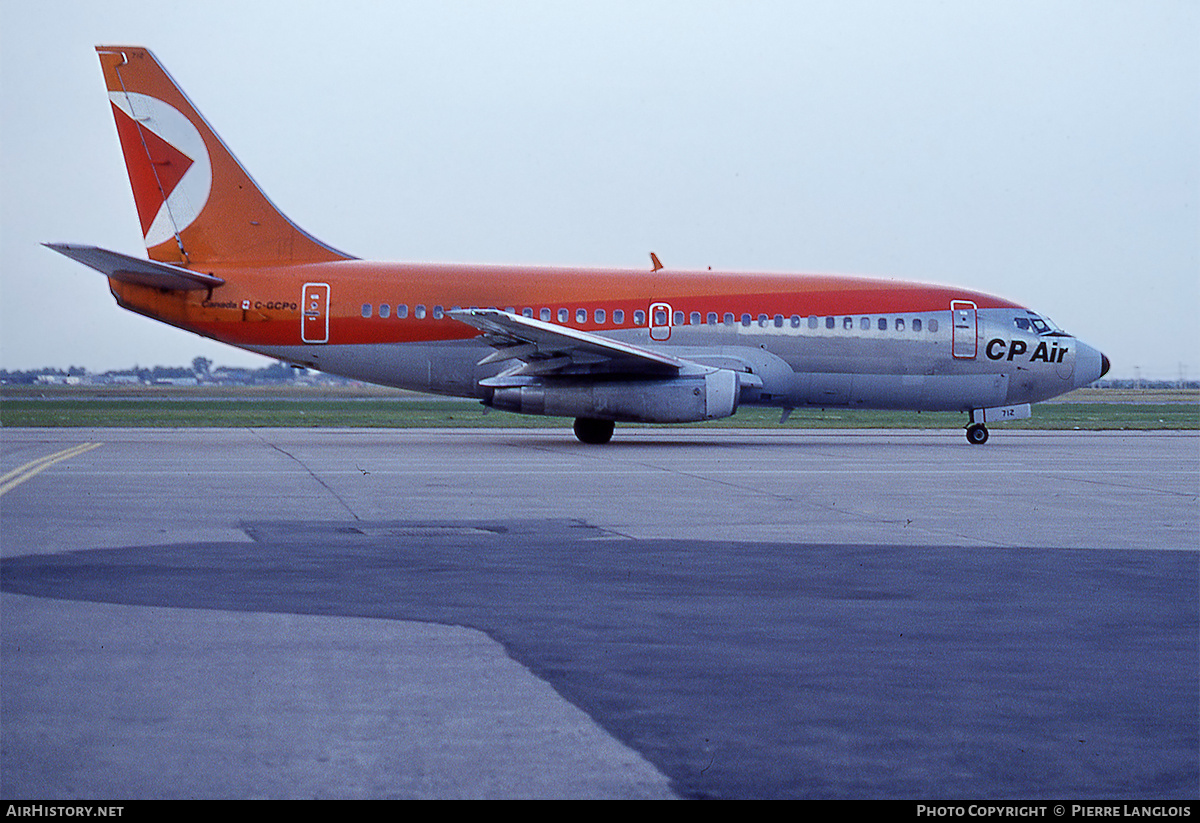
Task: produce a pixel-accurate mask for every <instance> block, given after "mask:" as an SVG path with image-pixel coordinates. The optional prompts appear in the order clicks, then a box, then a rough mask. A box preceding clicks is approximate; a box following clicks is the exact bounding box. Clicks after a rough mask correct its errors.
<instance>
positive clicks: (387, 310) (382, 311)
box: [379, 303, 392, 317]
mask: <svg viewBox="0 0 1200 823" xmlns="http://www.w3.org/2000/svg"><path fill="white" fill-rule="evenodd" d="M391 313H392V307H391V306H389V305H388V304H387V303H384V304H383V305H382V306H380V307H379V316H380V317H387V316H388V315H390V314H391Z"/></svg>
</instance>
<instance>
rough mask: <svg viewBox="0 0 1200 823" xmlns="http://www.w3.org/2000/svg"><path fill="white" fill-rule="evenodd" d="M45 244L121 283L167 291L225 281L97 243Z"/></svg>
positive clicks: (194, 288) (206, 286) (212, 285)
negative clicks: (84, 244) (80, 244)
mask: <svg viewBox="0 0 1200 823" xmlns="http://www.w3.org/2000/svg"><path fill="white" fill-rule="evenodd" d="M42 245H44V246H45V247H46V248H48V249H53V250H54V251H56V252H58V253H59V254H63V255H66V256H67V257H70V258H71V259H72V260H75V261H77V262H80V263H82V264H83V265H85V266H91V267H92V268H93V269H95V270H96V271H98V272H103V273H104V274H107V275H108V276H109V277H111V278H112V279H114V280H119V281H121V282H122V283H136V284H137V285H139V286H149V287H150V288H152V289H167V290H168V291H198V290H202V289H211V288H215V287H216V286H220V285H221V284H223V283H224V282H225V281H224V280H223V279H221V278H220V277H216V276H214V275H211V274H205V273H203V272H198V271H191V270H189V269H183V268H180V267H178V266H169V265H167V264H166V263H155V262H154V261H153V260H142V259H141V258H140V257H130V256H129V255H127V254H121V253H119V252H115V251H109V250H108V249H102V248H100V247H98V246H77V245H73V244H71V243H43V244H42Z"/></svg>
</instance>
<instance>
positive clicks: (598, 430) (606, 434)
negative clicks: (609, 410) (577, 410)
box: [574, 417, 614, 446]
mask: <svg viewBox="0 0 1200 823" xmlns="http://www.w3.org/2000/svg"><path fill="white" fill-rule="evenodd" d="M613 428H614V425H613V421H611V420H597V419H595V418H593V417H576V418H575V426H574V429H575V436H576V437H577V438H579V442H580V443H590V444H591V445H594V446H602V445H604V444H605V443H607V442H608V441H609V440H612V436H613Z"/></svg>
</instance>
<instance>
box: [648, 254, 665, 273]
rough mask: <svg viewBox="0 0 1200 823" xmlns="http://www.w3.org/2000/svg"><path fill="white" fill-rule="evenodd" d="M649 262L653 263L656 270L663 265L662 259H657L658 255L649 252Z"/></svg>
mask: <svg viewBox="0 0 1200 823" xmlns="http://www.w3.org/2000/svg"><path fill="white" fill-rule="evenodd" d="M650 262H651V263H652V264H653V265H654V271H658V270H659V269H661V268H662V267H663V264H662V261H661V260H659V259H658V255H657V254H655V253H654V252H650Z"/></svg>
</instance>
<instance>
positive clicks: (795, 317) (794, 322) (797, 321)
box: [792, 314, 800, 329]
mask: <svg viewBox="0 0 1200 823" xmlns="http://www.w3.org/2000/svg"><path fill="white" fill-rule="evenodd" d="M792 328H793V329H798V328H800V315H798V314H793V315H792Z"/></svg>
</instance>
